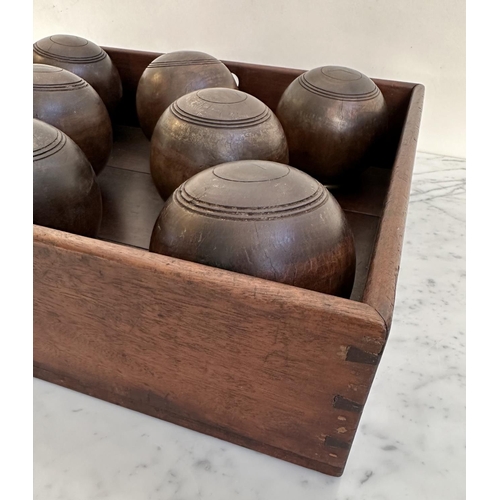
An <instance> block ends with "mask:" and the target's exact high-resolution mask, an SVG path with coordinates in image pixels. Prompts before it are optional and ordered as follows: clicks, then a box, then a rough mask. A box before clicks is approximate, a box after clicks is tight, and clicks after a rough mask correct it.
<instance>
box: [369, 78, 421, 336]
mask: <svg viewBox="0 0 500 500" xmlns="http://www.w3.org/2000/svg"><path fill="white" fill-rule="evenodd" d="M423 101H424V87H423V86H422V85H417V86H416V87H415V88H414V90H413V92H412V97H411V101H410V106H409V109H408V113H407V116H406V120H405V124H404V128H403V133H402V135H401V140H400V143H399V147H398V150H397V155H396V159H395V162H394V167H393V172H392V176H391V182H390V184H389V191H388V194H387V198H386V202H385V206H384V211H383V214H382V219H381V223H380V229H379V233H378V238H377V242H376V244H375V250H374V253H373V258H372V263H371V266H370V270H369V273H368V280H367V284H366V288H365V293H364V295H363V302H364V303H366V304H369V305H371V306H372V307H373V308H374V309H375V310H376V311H378V313H379V314H380V315H381V317H382V318H383V319H384V321H385V323H386V326H387V332H388V333H389V330H390V327H391V322H392V313H393V310H394V302H395V298H396V285H397V279H398V274H399V264H400V262H401V252H402V250H403V237H404V229H405V223H406V214H407V211H408V203H409V198H410V188H411V178H412V173H413V164H414V162H415V154H416V149H417V139H418V132H419V128H420V120H421V117H422V108H423Z"/></svg>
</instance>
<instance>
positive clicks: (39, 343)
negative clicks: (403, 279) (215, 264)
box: [34, 226, 386, 474]
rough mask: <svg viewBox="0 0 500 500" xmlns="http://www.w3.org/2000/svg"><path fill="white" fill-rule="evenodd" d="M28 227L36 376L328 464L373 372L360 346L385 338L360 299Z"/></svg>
mask: <svg viewBox="0 0 500 500" xmlns="http://www.w3.org/2000/svg"><path fill="white" fill-rule="evenodd" d="M34 238H35V247H34V314H35V318H36V320H35V325H34V360H35V361H34V363H35V374H36V375H37V376H40V377H42V378H45V379H47V380H52V381H54V380H61V381H63V383H64V385H66V386H67V387H70V388H74V389H77V390H84V392H87V393H92V394H93V395H96V396H98V397H102V398H104V399H108V400H109V399H110V395H114V396H112V398H111V399H112V400H113V401H114V402H116V403H119V404H123V405H124V406H128V407H130V408H133V409H138V408H140V409H141V411H146V412H147V413H150V414H155V415H156V416H161V417H162V418H165V419H166V420H170V421H172V422H175V423H180V424H182V425H186V426H188V427H191V428H194V429H196V430H202V431H203V432H207V433H209V434H212V435H215V436H217V437H222V438H224V439H227V440H229V441H237V442H238V443H239V444H242V445H245V446H248V447H253V443H255V442H257V443H261V444H262V446H263V448H262V450H264V451H266V452H268V453H271V454H273V453H272V452H271V451H272V449H274V448H276V449H280V450H283V453H284V454H285V455H286V459H287V460H290V461H293V462H295V463H301V464H302V465H306V464H307V461H308V460H310V461H314V462H321V463H322V464H323V465H322V466H321V470H323V471H324V472H327V473H332V474H338V473H340V472H341V470H342V468H343V466H344V464H345V461H346V459H347V455H348V452H349V448H350V444H351V442H352V440H353V438H354V432H355V429H356V427H357V424H358V421H359V418H360V414H361V413H360V411H361V408H362V406H363V405H364V403H365V400H366V397H367V395H368V388H369V386H370V384H371V381H372V378H373V376H374V373H375V369H376V365H374V364H373V363H371V362H368V363H367V362H366V360H363V356H364V357H365V358H368V359H371V358H372V357H377V356H378V354H379V353H380V352H381V349H382V348H383V345H384V341H385V333H386V332H385V327H384V324H383V321H382V320H381V319H380V317H379V316H378V314H376V313H375V311H373V309H372V308H371V307H369V306H367V305H365V304H361V303H357V302H354V301H350V300H345V299H340V298H337V297H333V296H328V295H324V294H320V293H316V292H310V291H305V290H301V289H298V288H295V287H291V286H287V285H282V284H278V283H274V282H270V281H266V280H260V279H258V278H253V277H248V276H244V275H240V274H236V273H231V272H228V271H224V270H220V269H212V268H208V267H206V266H201V265H199V264H195V263H190V262H184V261H180V260H178V259H173V258H169V257H165V256H161V255H156V254H150V253H147V252H144V251H143V250H139V249H134V248H129V247H125V246H119V245H114V244H111V243H107V242H100V241H96V240H92V239H89V238H84V237H77V236H74V235H70V234H68V233H63V232H59V231H55V230H51V229H46V228H41V227H38V226H35V227H34ZM214 291H215V293H214ZM351 350H354V353H358V354H357V355H355V356H354V358H353V357H352V353H350V351H351ZM359 353H363V354H362V355H360V354H359ZM339 400H340V401H342V402H344V404H341V405H340V406H338V401H339ZM345 402H348V403H347V404H346V403H345ZM149 406H151V408H150V409H149V410H148V407H149ZM339 417H341V418H339ZM235 435H238V436H239V438H238V440H235V439H234V436H235ZM246 439H248V440H249V441H248V443H247V442H246ZM318 467H319V466H318V465H317V466H316V468H318Z"/></svg>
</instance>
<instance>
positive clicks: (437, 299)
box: [34, 153, 465, 500]
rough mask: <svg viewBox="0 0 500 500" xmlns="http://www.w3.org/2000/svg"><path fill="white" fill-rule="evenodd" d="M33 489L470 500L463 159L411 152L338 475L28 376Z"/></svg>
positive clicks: (117, 494)
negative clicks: (404, 212)
mask: <svg viewBox="0 0 500 500" xmlns="http://www.w3.org/2000/svg"><path fill="white" fill-rule="evenodd" d="M34 498H35V499H43V500H49V499H72V500H79V499H82V500H83V499H85V500H89V499H101V498H109V499H120V500H128V499H134V500H139V499H152V500H160V499H161V500H164V499H178V500H183V499H197V498H204V499H205V498H208V499H217V500H224V499H228V500H229V499H248V500H250V499H255V500H258V499H272V500H280V499H287V500H294V499H305V498H307V499H309V498H311V499H313V498H314V499H318V500H322V499H329V500H334V499H335V500H364V499H366V500H402V499H409V500H426V499H429V500H438V499H439V500H460V499H463V498H465V161H463V160H459V159H455V158H447V157H442V156H437V155H430V154H422V153H420V154H418V157H417V162H416V166H415V173H414V177H413V185H412V196H411V200H410V207H409V214H408V221H407V228H406V236H405V246H404V251H403V257H402V263H401V272H400V276H399V282H398V292H397V301H396V309H395V313H394V320H393V325H392V330H391V335H390V340H389V343H388V345H387V347H386V350H385V353H384V356H383V358H382V361H381V364H380V367H379V369H378V372H377V376H376V378H375V382H374V385H373V388H372V390H371V393H370V396H369V399H368V402H367V405H366V409H365V412H364V414H363V417H362V420H361V425H360V428H359V430H358V434H357V436H356V439H355V441H354V445H353V448H352V451H351V455H350V458H349V461H348V463H347V467H346V471H345V473H344V475H343V476H342V477H341V478H332V477H328V476H325V475H323V474H320V473H317V472H314V471H310V470H307V469H304V468H302V467H298V466H295V465H292V464H289V463H286V462H283V461H280V460H277V459H274V458H271V457H267V456H265V455H262V454H259V453H256V452H253V451H251V450H246V449H244V448H241V447H238V446H234V445H231V444H229V443H226V442H223V441H220V440H218V439H215V438H211V437H208V436H204V435H202V434H198V433H196V432H193V431H190V430H187V429H184V428H182V427H178V426H175V425H172V424H169V423H167V422H162V421H160V420H157V419H154V418H151V417H148V416H145V415H142V414H140V413H136V412H133V411H130V410H126V409H124V408H120V407H118V406H114V405H111V404H109V403H105V402H103V401H100V400H97V399H93V398H90V397H88V396H85V395H82V394H79V393H76V392H73V391H69V390H67V389H64V388H61V387H59V386H56V385H52V384H49V383H46V382H43V381H41V380H37V379H35V380H34Z"/></svg>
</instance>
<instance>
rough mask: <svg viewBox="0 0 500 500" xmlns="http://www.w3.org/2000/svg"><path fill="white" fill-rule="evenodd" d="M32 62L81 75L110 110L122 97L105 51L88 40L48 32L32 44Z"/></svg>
mask: <svg viewBox="0 0 500 500" xmlns="http://www.w3.org/2000/svg"><path fill="white" fill-rule="evenodd" d="M33 62H34V63H37V64H49V65H51V66H58V67H59V68H63V69H66V70H68V71H71V73H74V74H75V75H78V76H79V77H81V78H83V79H84V80H85V81H86V82H87V83H89V84H90V85H91V86H92V87H93V88H94V90H95V91H96V92H97V93H98V94H99V96H100V97H101V99H102V100H103V102H104V104H105V105H106V107H107V108H108V111H109V112H110V113H112V112H114V111H115V109H116V107H117V106H118V103H119V102H120V99H121V97H122V82H121V79H120V75H119V73H118V70H117V69H116V67H115V65H114V64H113V62H112V61H111V59H110V57H109V56H108V54H107V53H106V52H105V51H104V50H103V49H101V47H99V45H96V44H95V43H93V42H90V41H89V40H85V38H80V37H79V36H73V35H52V36H48V37H46V38H42V39H41V40H38V42H35V43H34V44H33Z"/></svg>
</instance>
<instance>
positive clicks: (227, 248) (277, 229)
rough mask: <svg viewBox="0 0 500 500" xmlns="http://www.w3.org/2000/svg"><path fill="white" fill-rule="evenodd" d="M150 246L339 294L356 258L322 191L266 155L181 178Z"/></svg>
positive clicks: (339, 214)
mask: <svg viewBox="0 0 500 500" xmlns="http://www.w3.org/2000/svg"><path fill="white" fill-rule="evenodd" d="M150 251H151V252H156V253H160V254H164V255H169V256H172V257H177V258H180V259H184V260H189V261H193V262H199V263H201V264H206V265H209V266H214V267H219V268H222V269H227V270H230V271H235V272H239V273H243V274H248V275H252V276H257V277H260V278H264V279H268V280H272V281H278V282H281V283H287V284H289V285H294V286H297V287H301V288H307V289H310V290H316V291H318V292H324V293H328V294H334V295H339V296H342V297H349V295H350V294H351V290H352V286H353V281H354V273H355V264H356V256H355V251H354V240H353V236H352V233H351V230H350V228H349V226H348V224H347V221H346V218H345V215H344V213H343V211H342V209H341V208H340V206H339V204H338V203H337V201H336V200H335V199H334V198H333V196H332V195H331V194H330V193H329V192H328V190H327V189H326V188H325V187H324V186H323V185H322V184H320V183H319V182H318V181H316V180H315V179H313V178H312V177H310V176H309V175H307V174H305V173H303V172H301V171H300V170H297V169H295V168H293V167H289V166H287V165H283V164H279V163H275V162H268V161H248V160H247V161H237V162H232V163H225V164H222V165H218V166H216V167H212V168H209V169H206V170H204V171H203V172H200V173H199V174H197V175H195V176H194V177H192V178H191V179H189V180H188V181H186V182H185V183H184V184H182V186H180V187H179V188H178V189H176V191H175V192H174V194H173V195H172V196H171V197H170V198H169V199H168V200H167V201H166V203H165V205H164V207H163V209H162V211H161V213H160V215H159V217H158V220H157V221H156V224H155V226H154V229H153V233H152V236H151V244H150Z"/></svg>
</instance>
